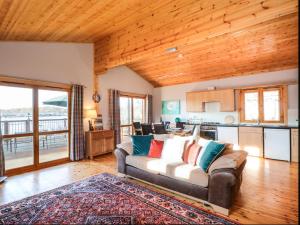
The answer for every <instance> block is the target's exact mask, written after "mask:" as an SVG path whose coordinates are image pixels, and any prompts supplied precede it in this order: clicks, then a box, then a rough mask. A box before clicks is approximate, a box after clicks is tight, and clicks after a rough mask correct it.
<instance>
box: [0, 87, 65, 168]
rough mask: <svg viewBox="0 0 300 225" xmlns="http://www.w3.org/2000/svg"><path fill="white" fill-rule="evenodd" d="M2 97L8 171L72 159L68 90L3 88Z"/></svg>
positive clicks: (4, 145)
mask: <svg viewBox="0 0 300 225" xmlns="http://www.w3.org/2000/svg"><path fill="white" fill-rule="evenodd" d="M0 96H1V98H0V116H1V131H2V134H3V147H4V155H5V169H6V171H11V170H15V169H22V168H23V169H24V168H25V167H26V168H27V169H30V168H37V167H40V166H41V167H42V166H43V164H45V163H49V162H57V161H61V160H67V159H68V158H69V114H70V113H69V91H68V90H56V89H49V88H48V89H46V88H39V87H23V86H6V85H0ZM4 96H5V97H4Z"/></svg>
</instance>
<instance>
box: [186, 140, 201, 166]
mask: <svg viewBox="0 0 300 225" xmlns="http://www.w3.org/2000/svg"><path fill="white" fill-rule="evenodd" d="M200 149H201V146H200V145H199V144H198V143H195V142H192V144H189V145H188V146H187V147H186V148H185V150H184V153H183V161H184V162H185V163H189V164H191V165H193V166H194V165H196V160H197V157H198V155H199V152H200Z"/></svg>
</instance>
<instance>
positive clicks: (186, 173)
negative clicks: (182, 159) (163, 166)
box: [166, 163, 208, 187]
mask: <svg viewBox="0 0 300 225" xmlns="http://www.w3.org/2000/svg"><path fill="white" fill-rule="evenodd" d="M166 175H167V176H168V177H171V178H174V179H178V180H182V181H185V182H188V183H191V184H196V185H199V186H202V187H207V186H208V174H207V173H205V172H204V171H203V170H202V169H201V168H200V167H198V166H193V165H191V164H185V163H184V164H178V165H169V168H168V170H167V174H166Z"/></svg>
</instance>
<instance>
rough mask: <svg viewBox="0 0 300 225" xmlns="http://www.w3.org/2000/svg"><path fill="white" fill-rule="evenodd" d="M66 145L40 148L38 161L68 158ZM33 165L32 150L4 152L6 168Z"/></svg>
mask: <svg viewBox="0 0 300 225" xmlns="http://www.w3.org/2000/svg"><path fill="white" fill-rule="evenodd" d="M68 157H69V152H68V148H67V147H60V148H53V149H43V150H40V154H39V161H40V163H42V162H49V161H53V160H56V159H62V158H68ZM29 165H33V151H24V152H16V153H15V152H9V153H6V154H5V168H6V170H9V169H14V168H20V167H23V166H29Z"/></svg>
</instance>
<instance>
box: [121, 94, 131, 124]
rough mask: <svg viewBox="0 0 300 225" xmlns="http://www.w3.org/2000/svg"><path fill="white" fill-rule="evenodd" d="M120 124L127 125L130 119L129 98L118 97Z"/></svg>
mask: <svg viewBox="0 0 300 225" xmlns="http://www.w3.org/2000/svg"><path fill="white" fill-rule="evenodd" d="M120 114H121V115H120V116H121V125H129V124H131V123H132V121H131V98H128V97H120Z"/></svg>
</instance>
